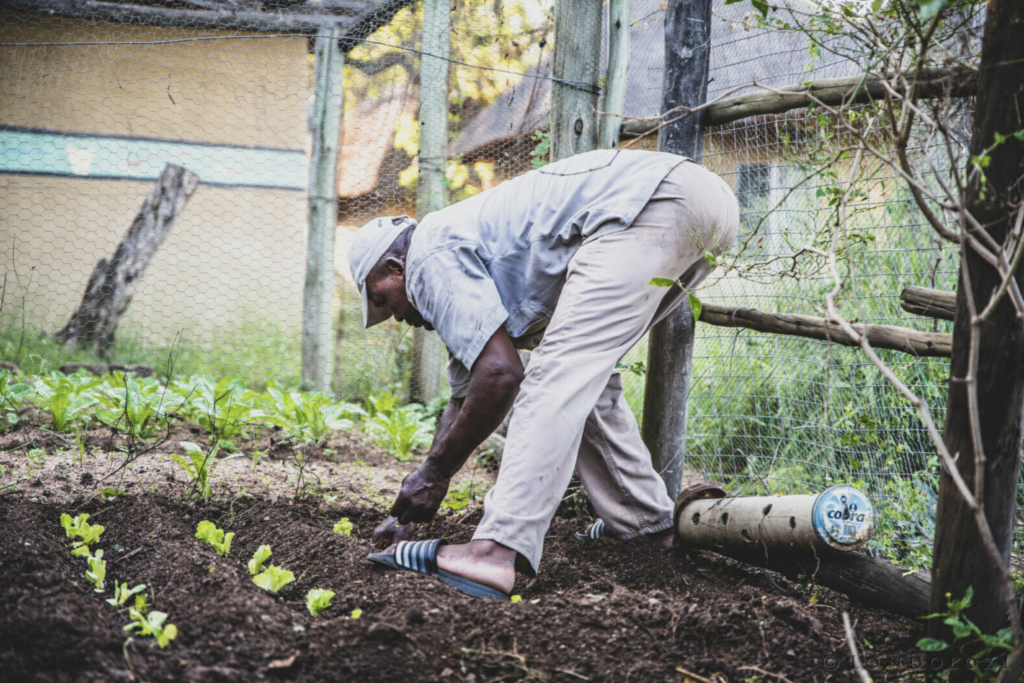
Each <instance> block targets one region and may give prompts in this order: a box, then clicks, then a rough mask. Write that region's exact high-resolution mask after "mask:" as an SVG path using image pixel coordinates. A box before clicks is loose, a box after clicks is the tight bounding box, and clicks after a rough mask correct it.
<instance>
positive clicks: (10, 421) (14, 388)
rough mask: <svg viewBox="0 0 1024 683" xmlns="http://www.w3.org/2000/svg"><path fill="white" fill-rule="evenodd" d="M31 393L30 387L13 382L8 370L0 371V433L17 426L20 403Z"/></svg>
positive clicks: (19, 417)
mask: <svg viewBox="0 0 1024 683" xmlns="http://www.w3.org/2000/svg"><path fill="white" fill-rule="evenodd" d="M31 393H32V387H31V386H29V385H28V384H24V383H22V382H15V381H14V375H12V374H11V371H10V370H0V433H2V432H6V431H7V430H8V429H10V428H11V427H13V426H14V425H16V424H18V421H19V420H20V419H21V416H20V412H19V408H21V402H22V400H24V398H25V397H26V396H28V395H29V394H31Z"/></svg>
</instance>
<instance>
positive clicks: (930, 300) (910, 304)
mask: <svg viewBox="0 0 1024 683" xmlns="http://www.w3.org/2000/svg"><path fill="white" fill-rule="evenodd" d="M900 306H902V307H903V310H904V311H906V312H907V313H913V314H914V315H923V316H925V317H926V318H938V319H939V320H953V316H954V315H955V314H956V294H955V293H954V292H943V291H942V290H940V289H928V288H927V287H905V288H904V289H903V291H902V292H900Z"/></svg>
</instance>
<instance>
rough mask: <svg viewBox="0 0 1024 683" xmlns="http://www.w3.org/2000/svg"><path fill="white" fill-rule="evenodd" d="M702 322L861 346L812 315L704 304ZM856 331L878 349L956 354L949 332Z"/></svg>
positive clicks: (861, 327)
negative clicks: (766, 311)
mask: <svg viewBox="0 0 1024 683" xmlns="http://www.w3.org/2000/svg"><path fill="white" fill-rule="evenodd" d="M700 321H701V322H702V323H707V324H709V325H717V326H719V327H742V328H745V329H748V330H754V331H756V332H768V333H770V334H783V335H787V336H791V337H805V338H807V339H820V340H823V341H830V342H833V343H835V344H842V345H843V346H860V345H859V344H858V343H857V342H855V341H853V340H852V339H850V338H849V337H847V336H846V333H845V332H844V331H843V329H842V328H841V327H839V325H837V324H835V323H832V322H828V321H826V320H825V319H824V318H816V317H814V316H809V315H791V314H786V313H765V312H764V311H758V310H756V309H753V308H730V307H726V306H715V305H712V304H704V306H703V307H702V308H701V311H700ZM853 328H854V329H855V330H857V332H858V333H859V334H862V335H864V336H866V337H867V340H868V342H869V343H870V344H871V346H873V347H874V348H876V349H891V350H893V351H902V352H904V353H909V354H911V355H913V356H930V357H939V358H949V356H950V354H951V353H952V352H953V335H951V334H948V333H945V332H920V331H918V330H911V329H908V328H906V327H896V326H894V325H861V324H855V325H854V326H853Z"/></svg>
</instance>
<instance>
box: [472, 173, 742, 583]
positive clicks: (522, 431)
mask: <svg viewBox="0 0 1024 683" xmlns="http://www.w3.org/2000/svg"><path fill="white" fill-rule="evenodd" d="M738 229H739V206H738V204H737V202H736V198H735V197H734V196H733V193H732V191H731V190H730V189H729V186H728V185H726V183H725V182H724V181H723V180H721V179H720V178H719V177H718V176H716V175H714V174H713V173H711V172H710V171H708V170H706V169H705V168H704V167H703V166H700V165H698V164H695V163H692V162H684V163H682V164H680V165H679V166H678V167H676V169H674V170H673V171H672V172H671V173H670V174H669V175H668V176H667V177H666V178H665V180H664V181H662V183H661V185H660V186H659V188H658V190H657V192H656V193H655V195H654V197H652V199H651V201H650V202H649V203H648V204H647V206H646V207H645V208H644V210H643V211H642V212H641V213H640V215H639V216H638V217H637V219H636V220H635V221H634V222H633V224H632V225H631V226H630V227H629V228H627V229H625V230H622V231H619V232H615V233H611V234H607V235H603V236H600V237H597V238H595V239H593V240H591V241H589V242H587V243H585V244H583V245H582V246H581V247H580V248H579V250H578V251H577V252H576V254H575V256H573V259H572V261H570V263H569V269H568V273H567V275H566V281H565V286H564V288H563V289H562V293H561V295H560V297H559V299H558V305H557V306H556V308H555V312H554V315H553V317H552V319H551V322H550V323H549V325H548V327H547V329H546V330H545V332H544V337H543V339H542V341H541V343H540V345H539V346H538V347H537V348H536V349H535V350H534V351H533V353H532V354H531V356H530V363H529V367H528V369H527V371H526V377H525V379H524V380H523V383H522V386H521V388H520V391H519V396H518V398H517V399H516V402H515V406H514V408H513V413H512V420H511V422H510V424H509V429H508V436H507V440H506V446H505V452H504V454H503V456H502V461H501V467H500V470H499V472H498V480H497V483H496V484H495V486H494V488H492V489H491V490H490V492H488V494H487V496H486V498H485V499H484V517H483V519H482V520H481V522H480V525H479V526H478V527H477V530H476V533H475V534H474V536H473V538H474V539H477V540H479V539H488V540H492V541H496V542H498V543H500V544H502V545H504V546H507V547H509V548H512V549H513V550H515V551H516V552H518V553H519V554H520V555H522V556H523V557H524V558H525V559H526V560H527V561H528V562H529V563H530V565H531V566H532V567H533V569H534V571H536V570H537V567H538V565H539V564H540V558H541V553H542V551H543V548H544V534H545V533H546V532H547V529H548V526H549V525H550V523H551V519H552V517H553V516H554V514H555V511H556V510H557V508H558V504H559V502H560V501H561V499H562V496H563V495H564V493H565V490H566V488H567V487H568V485H569V481H570V478H571V477H572V472H573V469H574V468H575V469H576V471H577V472H578V473H579V476H580V480H581V481H582V483H583V486H584V488H585V489H586V491H587V495H588V496H589V497H590V500H591V502H592V503H593V505H594V509H595V510H596V512H597V514H598V515H599V516H600V517H601V519H603V520H604V521H605V523H606V524H607V526H608V529H609V531H610V532H611V534H612V535H613V536H615V537H617V538H620V539H628V538H632V537H634V536H638V535H640V534H650V533H656V532H658V531H662V530H664V529H667V528H669V527H670V526H671V525H672V500H671V499H669V497H668V493H667V491H666V488H665V483H664V482H663V481H662V479H661V477H660V476H659V475H658V473H657V472H655V470H654V468H653V467H652V465H651V456H650V453H649V452H648V450H647V448H646V446H644V443H643V441H642V440H641V438H640V432H639V429H638V428H637V422H636V419H635V418H634V417H633V413H632V412H631V411H630V409H629V406H628V405H626V401H625V399H624V398H623V396H622V378H621V376H620V375H619V373H618V372H617V371H616V370H615V365H616V363H617V362H618V361H620V360H621V359H622V357H623V356H625V355H626V352H627V351H629V349H630V348H631V347H632V346H633V345H634V344H636V343H637V342H638V341H639V340H640V338H641V337H642V336H643V335H644V333H646V332H647V330H649V329H650V328H651V326H652V325H654V324H655V323H657V322H658V321H659V320H661V318H663V317H664V316H665V315H667V314H668V313H669V312H670V311H671V310H672V309H673V308H675V307H676V306H677V305H678V304H679V303H680V302H681V301H683V300H684V298H685V297H686V293H685V292H683V291H682V290H681V289H680V288H679V287H673V288H671V289H669V290H666V288H664V287H657V286H654V285H651V284H649V283H650V281H651V278H655V277H662V278H670V279H673V280H674V279H677V278H681V279H682V281H683V282H684V283H685V285H686V287H687V288H693V287H694V286H696V285H697V284H699V283H700V282H701V281H702V280H703V279H704V278H705V277H707V275H708V273H710V272H711V267H710V266H709V265H708V262H707V259H706V257H705V251H710V252H712V253H714V254H716V255H718V254H720V253H722V252H723V251H725V250H726V249H728V248H729V247H730V246H731V245H732V243H733V242H734V241H735V240H736V233H737V230H738Z"/></svg>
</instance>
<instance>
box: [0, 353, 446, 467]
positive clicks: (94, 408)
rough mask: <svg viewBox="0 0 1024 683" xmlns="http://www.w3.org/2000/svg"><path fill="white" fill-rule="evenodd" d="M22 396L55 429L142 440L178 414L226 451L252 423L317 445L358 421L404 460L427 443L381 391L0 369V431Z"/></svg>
mask: <svg viewBox="0 0 1024 683" xmlns="http://www.w3.org/2000/svg"><path fill="white" fill-rule="evenodd" d="M26 401H28V402H30V403H32V404H34V405H36V406H37V407H38V408H40V409H41V410H43V411H44V412H46V413H48V414H49V415H50V417H51V419H52V421H53V429H54V430H55V431H57V432H65V433H68V432H80V431H81V430H83V429H86V428H88V427H89V426H90V425H94V424H97V423H99V424H104V425H107V426H109V427H112V428H114V429H116V430H118V431H120V432H122V433H125V434H128V435H131V436H133V437H135V438H139V439H148V438H152V437H154V436H155V435H157V434H159V432H160V431H161V430H164V429H165V428H166V427H167V426H168V424H169V422H170V421H171V420H173V419H179V420H184V421H188V422H191V423H194V424H196V425H198V426H199V427H201V428H202V429H204V430H206V431H207V432H208V433H209V435H210V443H211V445H217V446H218V447H219V448H220V449H222V450H227V451H233V450H236V448H237V444H238V442H239V441H240V440H243V439H247V438H250V437H253V436H254V435H258V430H259V429H260V428H272V427H277V428H280V429H281V430H283V431H284V432H285V433H286V434H287V435H288V436H290V437H291V438H293V439H295V440H297V441H300V442H302V443H322V442H323V441H324V439H325V438H326V437H327V436H328V435H329V433H330V432H332V431H347V430H350V429H353V428H355V427H358V428H359V429H361V430H362V431H363V432H364V433H365V434H366V435H367V436H369V437H370V439H371V440H372V441H374V442H375V443H376V444H377V445H378V446H381V447H382V448H385V449H386V450H388V451H389V452H390V453H392V454H393V455H394V456H395V458H396V459H398V460H400V461H403V462H404V461H406V460H408V459H409V458H410V457H411V456H412V453H413V451H414V450H415V449H417V448H418V447H420V446H423V445H426V444H428V443H429V442H430V438H431V436H432V433H433V429H434V426H433V420H432V419H430V418H428V416H427V415H426V411H425V410H424V408H423V407H422V406H419V405H416V404H408V405H399V402H398V400H397V398H395V397H394V396H392V395H391V394H388V393H381V394H376V395H373V396H371V397H370V398H368V399H367V400H366V401H365V402H364V403H363V405H357V404H355V403H347V402H343V401H336V400H335V399H333V398H331V397H330V396H327V395H325V394H322V393H319V392H315V391H310V392H303V391H287V390H284V389H281V388H278V387H275V386H273V385H272V386H270V387H268V388H267V389H266V390H265V391H262V392H257V391H252V390H250V389H247V388H246V387H245V386H244V385H243V384H242V383H241V382H239V381H238V380H231V379H222V380H220V381H214V380H213V379H212V378H210V377H206V376H196V377H191V378H189V379H185V380H178V381H173V382H169V383H163V382H161V381H160V380H158V379H156V378H151V377H150V378H137V377H135V376H133V375H130V374H129V375H125V374H123V373H111V374H109V375H107V376H106V377H95V376H93V375H90V374H88V373H86V372H85V371H79V372H78V373H75V374H73V375H64V374H63V373H60V372H53V373H50V374H49V375H38V376H33V377H27V378H25V379H24V380H22V381H18V380H17V379H16V378H15V377H14V376H13V375H11V373H10V372H9V371H7V370H0V432H3V431H7V430H9V429H10V428H11V427H13V426H14V425H15V424H17V423H18V421H19V420H20V419H21V418H22V413H23V410H22V404H23V403H24V402H26Z"/></svg>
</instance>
